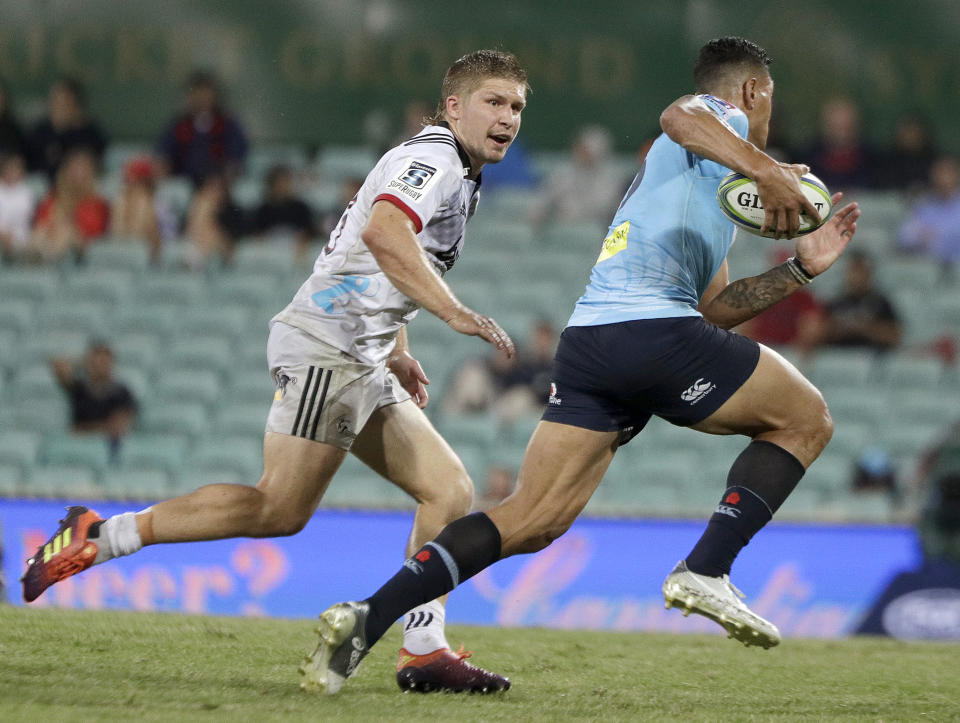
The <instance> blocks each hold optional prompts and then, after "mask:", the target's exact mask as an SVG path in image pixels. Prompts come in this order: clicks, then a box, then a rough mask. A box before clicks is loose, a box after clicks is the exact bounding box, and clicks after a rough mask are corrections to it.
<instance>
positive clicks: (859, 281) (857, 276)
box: [810, 251, 901, 351]
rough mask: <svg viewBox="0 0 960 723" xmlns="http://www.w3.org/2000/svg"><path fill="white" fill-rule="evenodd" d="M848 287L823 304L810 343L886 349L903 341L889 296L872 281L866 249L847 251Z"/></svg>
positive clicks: (871, 266) (877, 349) (846, 274)
mask: <svg viewBox="0 0 960 723" xmlns="http://www.w3.org/2000/svg"><path fill="white" fill-rule="evenodd" d="M845 279H846V287H845V288H844V290H843V291H842V292H841V293H840V295H839V296H838V297H837V298H835V299H833V300H832V301H828V302H827V303H826V304H825V305H824V315H823V316H822V317H821V318H820V319H819V320H818V321H817V323H816V326H815V328H814V329H813V330H812V331H811V333H810V344H811V347H814V346H820V345H828V346H844V347H862V348H867V349H874V350H876V351H886V350H888V349H892V348H894V347H896V346H897V345H898V344H899V343H900V336H901V328H900V320H899V319H898V317H897V312H896V310H895V309H894V307H893V304H892V303H890V300H889V299H888V298H887V297H886V296H885V295H884V294H883V293H882V292H881V291H880V290H879V289H877V288H876V286H875V285H874V282H873V265H872V264H871V262H870V259H869V257H868V256H867V255H866V254H865V253H864V252H863V251H848V252H847V267H846V270H845Z"/></svg>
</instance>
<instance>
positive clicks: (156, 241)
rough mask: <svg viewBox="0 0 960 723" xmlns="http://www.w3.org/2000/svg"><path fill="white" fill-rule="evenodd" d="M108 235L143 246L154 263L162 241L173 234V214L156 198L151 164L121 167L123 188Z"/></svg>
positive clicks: (143, 161)
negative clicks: (144, 245) (140, 243)
mask: <svg viewBox="0 0 960 723" xmlns="http://www.w3.org/2000/svg"><path fill="white" fill-rule="evenodd" d="M110 233H111V234H112V235H113V236H114V237H116V238H121V239H135V240H138V241H142V242H143V243H145V244H146V245H147V249H148V250H149V251H150V258H151V260H152V261H154V262H156V261H158V260H159V258H160V251H161V248H162V246H163V240H164V239H165V238H171V237H172V236H174V235H175V234H176V218H175V217H174V214H173V211H172V210H171V209H170V207H169V205H167V204H166V203H165V202H164V201H163V200H162V199H160V198H159V197H158V196H157V179H156V169H155V168H154V163H153V160H152V159H150V158H146V157H138V158H132V159H130V160H129V161H127V162H126V164H124V167H123V187H122V188H121V189H120V193H119V195H118V196H117V197H116V199H114V202H113V208H112V210H111V212H110Z"/></svg>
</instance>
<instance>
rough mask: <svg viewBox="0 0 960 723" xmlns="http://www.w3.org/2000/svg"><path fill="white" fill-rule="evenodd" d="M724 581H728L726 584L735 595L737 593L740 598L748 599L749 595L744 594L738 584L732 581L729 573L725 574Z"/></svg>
mask: <svg viewBox="0 0 960 723" xmlns="http://www.w3.org/2000/svg"><path fill="white" fill-rule="evenodd" d="M723 582H724V583H726V586H727V587H728V588H730V592H732V593H733V594H734V595H736V596H737V597H738V598H740V599H741V600H745V599H746V597H747V596H746V595H744V594H743V593H742V592H740V589H739V588H738V587H737V586H736V585H734V584H733V583H732V582H730V576H729V575H724V576H723Z"/></svg>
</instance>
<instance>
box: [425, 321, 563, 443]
mask: <svg viewBox="0 0 960 723" xmlns="http://www.w3.org/2000/svg"><path fill="white" fill-rule="evenodd" d="M529 339H530V341H529V346H526V345H524V346H521V348H520V351H519V352H518V353H517V354H516V355H515V356H514V357H513V358H507V357H506V355H504V354H502V353H499V352H495V351H494V352H491V353H490V354H489V355H488V356H486V357H484V358H482V359H473V360H470V361H468V362H466V363H465V364H464V365H463V366H462V367H461V368H460V370H459V371H458V372H457V374H456V376H455V377H454V379H453V382H452V383H451V385H450V389H449V390H448V391H447V393H446V395H445V396H444V400H443V409H444V411H445V412H447V413H450V414H471V413H481V412H493V414H494V415H495V416H496V417H497V419H498V421H499V422H501V423H502V424H511V423H513V422H514V421H515V420H517V419H518V418H520V417H523V416H528V415H531V414H535V413H537V412H539V411H541V410H542V409H543V407H544V405H545V404H546V402H547V396H548V394H549V387H550V368H551V366H552V363H553V355H554V352H555V351H556V344H557V338H556V331H555V330H554V328H553V325H552V324H550V322H548V321H542V320H541V321H538V322H536V323H535V324H534V328H533V330H532V333H531V335H530V338H529Z"/></svg>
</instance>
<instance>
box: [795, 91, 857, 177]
mask: <svg viewBox="0 0 960 723" xmlns="http://www.w3.org/2000/svg"><path fill="white" fill-rule="evenodd" d="M798 160H799V161H800V162H802V163H806V164H807V165H809V166H810V168H811V170H812V171H813V173H814V174H816V175H817V176H818V177H819V178H820V180H822V181H823V182H824V183H826V184H827V187H828V188H829V189H830V190H831V191H843V190H846V189H849V188H867V187H870V186H872V185H873V181H874V178H873V176H874V173H875V171H876V169H875V167H874V166H875V158H874V154H873V152H872V151H871V150H870V148H869V147H868V146H867V144H866V143H865V142H864V140H863V137H862V135H861V127H860V109H859V108H858V107H857V106H856V105H855V104H854V102H853V101H852V100H849V99H847V98H835V99H833V100H831V101H828V102H827V103H826V104H824V106H823V108H822V109H821V111H820V130H819V136H818V138H817V140H816V142H815V143H814V145H813V146H812V147H811V148H809V149H808V150H807V151H806V153H805V154H804V155H803V157H801V158H800V159H798Z"/></svg>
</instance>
